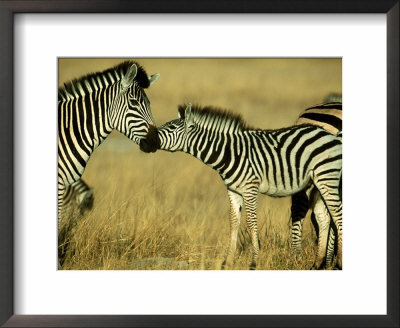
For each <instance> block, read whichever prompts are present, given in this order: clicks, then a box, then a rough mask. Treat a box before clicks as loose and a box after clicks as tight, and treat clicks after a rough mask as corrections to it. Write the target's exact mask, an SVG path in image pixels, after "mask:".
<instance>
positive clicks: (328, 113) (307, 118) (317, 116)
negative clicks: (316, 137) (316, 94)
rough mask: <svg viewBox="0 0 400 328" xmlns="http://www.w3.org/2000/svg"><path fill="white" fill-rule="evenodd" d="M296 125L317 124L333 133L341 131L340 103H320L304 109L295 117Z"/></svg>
mask: <svg viewBox="0 0 400 328" xmlns="http://www.w3.org/2000/svg"><path fill="white" fill-rule="evenodd" d="M295 124H296V125H300V124H312V125H317V126H319V127H321V128H323V129H324V130H326V131H328V132H329V133H331V134H333V135H337V134H338V133H339V132H340V131H342V103H340V102H334V103H327V104H320V105H316V106H313V107H310V108H307V109H306V110H304V111H303V112H302V113H301V114H300V116H299V118H298V119H297V121H296V123H295Z"/></svg>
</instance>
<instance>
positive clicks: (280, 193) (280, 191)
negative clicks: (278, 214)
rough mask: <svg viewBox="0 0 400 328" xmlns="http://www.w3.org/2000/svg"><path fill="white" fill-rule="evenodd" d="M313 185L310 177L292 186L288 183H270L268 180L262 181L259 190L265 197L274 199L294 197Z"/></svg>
mask: <svg viewBox="0 0 400 328" xmlns="http://www.w3.org/2000/svg"><path fill="white" fill-rule="evenodd" d="M311 183H312V181H311V178H310V176H308V177H307V179H302V181H300V184H298V185H297V184H295V185H292V186H291V185H290V184H289V183H286V184H285V185H284V184H283V183H282V182H280V183H277V184H275V183H270V181H268V180H267V179H265V178H264V179H262V180H261V183H260V186H259V188H258V190H259V192H260V193H261V194H264V195H268V196H272V197H285V196H290V195H293V194H295V193H297V192H299V191H301V190H304V189H305V188H307V187H308V186H310V184H311Z"/></svg>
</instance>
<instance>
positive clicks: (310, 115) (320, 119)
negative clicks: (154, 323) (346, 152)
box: [291, 102, 342, 266]
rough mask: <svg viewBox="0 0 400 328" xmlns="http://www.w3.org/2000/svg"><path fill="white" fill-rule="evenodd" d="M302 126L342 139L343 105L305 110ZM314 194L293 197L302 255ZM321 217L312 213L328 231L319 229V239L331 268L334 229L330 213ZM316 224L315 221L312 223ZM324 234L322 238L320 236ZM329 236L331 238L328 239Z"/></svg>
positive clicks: (294, 226) (295, 233) (296, 235)
mask: <svg viewBox="0 0 400 328" xmlns="http://www.w3.org/2000/svg"><path fill="white" fill-rule="evenodd" d="M301 124H313V125H317V126H320V127H322V128H323V129H325V130H326V131H328V132H330V133H331V134H334V135H336V136H337V137H338V138H340V139H341V137H342V103H340V102H335V103H327V104H320V105H316V106H314V107H310V108H307V109H306V110H304V111H303V112H302V113H301V114H300V116H299V118H298V119H297V121H296V125H301ZM311 192H313V188H310V189H309V190H302V191H300V192H299V193H297V194H295V195H293V196H292V206H291V217H292V230H291V231H292V247H293V249H294V250H295V251H296V253H297V254H301V249H302V247H301V242H302V230H303V222H304V218H305V216H306V214H307V211H308V209H309V207H310V193H311ZM318 213H319V217H318V218H316V217H315V215H316V214H315V213H312V214H311V216H312V219H313V218H315V219H316V220H317V221H320V225H321V226H322V227H324V228H326V229H328V231H324V230H321V229H320V228H319V229H317V228H316V231H317V235H318V238H322V240H326V242H327V243H328V247H327V256H326V264H327V265H328V266H329V265H330V264H331V263H332V260H333V259H332V257H333V248H334V242H335V233H334V229H332V227H331V226H330V224H329V222H330V217H329V213H328V212H327V211H325V215H324V214H323V211H319V212H318ZM312 222H313V223H314V222H315V221H314V220H313V221H312ZM314 226H315V224H314ZM319 233H322V236H319ZM328 236H329V237H328Z"/></svg>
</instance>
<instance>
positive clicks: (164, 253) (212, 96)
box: [59, 58, 342, 270]
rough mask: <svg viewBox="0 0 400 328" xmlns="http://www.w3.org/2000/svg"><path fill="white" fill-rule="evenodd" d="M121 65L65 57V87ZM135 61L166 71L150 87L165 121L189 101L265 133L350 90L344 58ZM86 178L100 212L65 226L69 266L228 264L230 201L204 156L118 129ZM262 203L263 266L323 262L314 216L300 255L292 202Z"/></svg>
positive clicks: (246, 256) (244, 240) (242, 247)
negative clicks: (148, 150)
mask: <svg viewBox="0 0 400 328" xmlns="http://www.w3.org/2000/svg"><path fill="white" fill-rule="evenodd" d="M123 60H124V59H121V58H118V59H60V60H59V85H62V83H63V82H66V81H68V80H71V79H73V78H77V77H79V76H81V75H83V74H86V73H89V72H94V71H101V70H103V69H106V68H108V67H111V66H113V65H115V64H118V63H119V62H121V61H123ZM137 61H138V62H139V63H140V64H141V65H142V66H143V67H144V68H145V69H146V71H147V73H148V74H153V73H160V74H161V77H160V79H159V80H158V81H157V82H156V83H155V84H154V85H153V86H151V87H150V88H149V89H148V90H147V91H146V92H147V95H148V97H149V99H150V101H151V106H152V113H153V117H154V118H155V121H156V123H157V125H160V124H162V123H164V122H165V121H169V120H171V119H173V118H175V117H177V105H178V104H182V103H184V102H191V103H197V104H201V105H214V106H218V107H222V108H226V109H230V110H232V111H233V112H236V113H241V114H242V116H243V118H244V119H245V120H246V122H248V123H249V124H250V125H253V126H255V127H259V128H280V127H283V126H290V125H292V124H293V123H294V121H295V120H296V118H297V116H298V115H299V113H300V112H301V111H302V110H303V109H304V108H306V107H309V106H312V105H315V104H317V103H319V102H321V101H322V99H323V98H324V97H325V96H326V95H327V94H328V93H331V92H338V93H340V92H341V87H342V85H341V79H342V77H341V60H340V59H147V58H146V59H137ZM83 179H84V180H85V181H86V182H87V183H88V184H89V185H90V186H91V187H93V189H94V197H95V201H94V206H93V209H92V210H91V211H89V212H87V213H86V214H85V215H83V216H79V215H78V214H77V211H75V212H73V213H70V214H69V215H68V216H66V217H65V218H63V219H62V220H61V221H60V223H59V230H60V231H64V232H65V234H64V237H63V238H62V240H60V242H61V243H62V244H63V245H68V248H67V252H66V256H65V262H64V264H63V266H62V269H74V270H77V269H79V270H92V269H96V270H98V269H107V270H116V269H128V270H129V269H182V268H185V269H211V270H214V269H220V268H221V263H222V261H223V259H224V257H225V253H226V250H227V246H228V241H229V220H228V217H229V201H228V196H227V193H226V189H225V187H224V185H223V183H222V181H221V179H220V177H219V176H218V174H217V173H216V172H215V171H213V170H212V169H210V168H209V167H207V166H205V165H204V164H202V163H201V162H200V161H198V160H197V159H195V158H193V157H190V156H189V155H187V154H183V153H168V152H163V151H158V152H156V153H154V154H145V153H142V152H140V150H139V148H138V147H137V146H136V145H135V144H134V143H133V142H131V141H130V140H128V139H127V138H126V137H124V136H121V135H120V134H118V133H117V132H113V133H112V134H111V136H110V137H109V138H108V139H107V140H106V141H105V142H104V143H103V144H102V145H101V146H100V147H99V148H98V149H97V150H96V151H95V152H94V153H93V155H92V157H91V158H90V160H89V162H88V165H87V168H86V170H85V173H84V175H83ZM258 199H259V205H258V224H259V231H260V242H261V249H260V256H259V261H258V267H257V268H258V269H266V270H267V269H268V270H269V269H279V270H286V269H289V270H302V269H309V268H310V267H311V266H312V264H313V262H314V257H315V233H314V231H313V228H312V227H311V223H310V220H306V224H305V227H304V240H303V248H304V252H303V257H302V258H301V259H299V258H296V256H295V255H294V254H293V253H292V251H291V247H290V220H289V219H290V198H288V197H286V198H280V199H274V198H271V197H268V196H263V195H260V196H259V198H258ZM243 221H244V220H242V223H241V225H242V227H241V233H240V238H239V245H238V254H237V259H236V262H235V264H234V266H233V268H232V269H236V270H241V269H245V270H247V269H248V268H249V262H250V258H251V256H250V242H249V240H248V236H247V233H246V229H245V224H244V222H243ZM141 259H142V262H140V261H139V260H141ZM148 259H152V260H151V261H147V262H146V261H145V260H148ZM166 259H169V261H165V260H166ZM143 261H144V262H143ZM138 263H141V264H140V265H139V264H138ZM143 263H144V264H143ZM182 264H185V265H182Z"/></svg>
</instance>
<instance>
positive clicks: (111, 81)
mask: <svg viewBox="0 0 400 328" xmlns="http://www.w3.org/2000/svg"><path fill="white" fill-rule="evenodd" d="M158 77H159V75H158V74H155V75H152V76H151V77H148V76H147V74H146V72H145V71H144V69H143V68H142V67H140V66H139V65H138V64H137V63H135V62H132V61H126V62H123V63H122V64H120V65H118V66H116V67H114V68H111V69H108V70H105V71H103V72H100V73H94V74H89V75H86V76H84V77H82V78H80V79H78V80H73V81H72V82H69V83H66V84H65V85H64V86H63V87H61V88H60V89H59V90H58V213H59V216H60V214H61V213H62V212H63V201H64V197H63V195H64V193H65V190H66V188H67V186H69V185H71V184H73V183H74V182H76V181H78V180H79V179H80V177H81V176H82V174H83V171H84V170H85V167H86V163H87V161H88V160H89V157H90V155H91V154H92V152H93V151H94V150H95V149H96V148H97V147H98V146H99V145H100V144H101V143H102V142H103V140H104V139H105V138H106V137H107V136H108V135H109V134H110V133H111V131H112V130H113V129H116V130H118V131H119V132H121V133H123V134H125V135H126V136H127V137H128V138H129V139H131V140H133V141H134V142H136V143H137V144H140V145H141V148H142V142H143V140H146V137H147V138H149V132H152V134H153V135H154V134H155V135H156V128H155V126H154V121H153V118H152V114H151V110H150V102H149V100H148V98H147V96H146V94H145V92H144V89H145V88H147V87H149V86H150V85H151V84H152V83H153V82H155V81H156V80H157V78H158ZM144 148H145V150H146V151H155V148H154V149H149V148H148V145H147V144H144Z"/></svg>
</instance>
